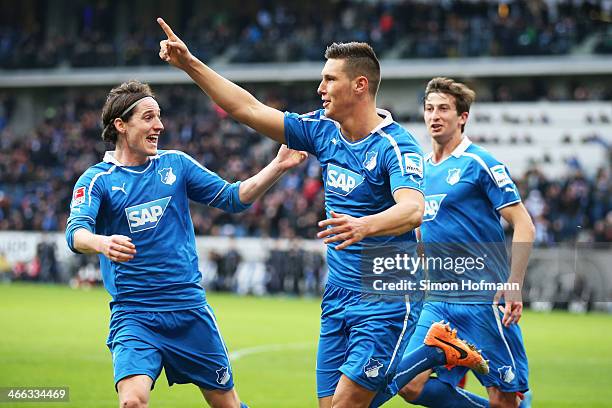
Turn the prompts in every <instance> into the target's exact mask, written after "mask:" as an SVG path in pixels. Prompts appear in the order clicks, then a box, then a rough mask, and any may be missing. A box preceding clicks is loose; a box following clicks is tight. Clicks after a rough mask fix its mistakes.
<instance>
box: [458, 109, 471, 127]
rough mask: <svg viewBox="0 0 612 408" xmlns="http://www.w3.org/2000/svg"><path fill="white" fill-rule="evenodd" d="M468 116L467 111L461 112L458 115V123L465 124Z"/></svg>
mask: <svg viewBox="0 0 612 408" xmlns="http://www.w3.org/2000/svg"><path fill="white" fill-rule="evenodd" d="M468 116H470V113H469V112H463V113H462V114H461V115H459V124H460V125H465V124H466V123H467V120H468Z"/></svg>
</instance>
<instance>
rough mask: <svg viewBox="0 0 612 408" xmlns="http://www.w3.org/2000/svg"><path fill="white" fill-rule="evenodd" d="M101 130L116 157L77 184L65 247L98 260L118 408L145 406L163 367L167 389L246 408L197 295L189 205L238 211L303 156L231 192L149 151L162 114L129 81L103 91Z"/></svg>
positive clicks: (179, 156)
mask: <svg viewBox="0 0 612 408" xmlns="http://www.w3.org/2000/svg"><path fill="white" fill-rule="evenodd" d="M102 122H103V126H104V130H103V133H102V138H103V139H104V140H105V141H107V142H110V143H112V144H113V145H115V147H116V149H115V150H114V151H109V152H106V154H105V156H104V161H103V162H102V163H98V164H96V165H95V166H92V167H90V168H89V169H88V170H87V171H86V172H85V173H84V174H83V175H82V176H81V177H80V178H79V180H78V182H77V184H76V186H75V188H74V193H73V198H72V203H71V212H70V217H69V219H68V224H67V227H66V238H67V241H68V245H69V247H70V249H72V250H73V251H74V252H77V253H95V254H99V258H100V267H101V270H102V275H103V278H104V285H105V287H106V289H107V290H108V292H109V293H110V294H111V296H112V301H111V303H110V307H111V312H112V315H111V320H110V333H109V336H108V342H107V344H108V347H109V349H110V350H111V352H112V356H113V366H114V373H115V374H114V377H115V385H116V389H117V391H118V393H119V402H120V406H122V407H145V406H147V404H148V401H149V396H150V391H151V389H152V388H153V386H154V384H155V381H156V379H157V377H158V376H159V374H160V373H161V369H162V367H163V368H165V370H166V377H167V379H168V383H169V384H170V385H172V384H175V383H178V384H183V383H193V384H195V385H197V386H198V387H200V390H201V391H202V393H203V395H204V397H205V399H206V400H207V401H208V403H209V404H210V405H211V406H213V407H239V406H246V405H244V404H241V403H240V401H239V399H238V395H237V393H236V391H235V390H234V381H233V373H232V369H231V366H230V362H229V357H228V354H227V349H226V347H225V344H224V342H223V340H222V338H221V334H220V333H219V328H218V326H217V323H216V321H215V317H214V314H213V311H212V309H211V307H210V306H209V305H208V303H207V301H206V297H205V293H204V289H203V288H202V287H201V286H200V281H201V279H202V276H201V273H200V272H199V271H198V256H197V253H196V247H195V235H194V230H193V224H192V221H191V216H190V213H189V200H193V201H197V202H200V203H203V204H206V205H209V206H212V207H216V208H219V209H222V210H225V211H229V212H238V211H243V210H245V209H247V208H248V207H249V205H250V204H251V203H252V202H253V201H255V200H256V199H257V198H259V197H260V196H261V195H262V194H263V193H264V192H265V191H266V190H267V189H268V188H270V187H271V186H272V185H273V184H274V183H275V182H276V181H277V180H278V179H279V178H280V177H281V176H282V175H283V174H284V173H285V172H286V171H287V170H289V169H290V168H293V167H295V166H297V165H298V164H300V163H301V162H302V161H304V160H305V159H306V157H307V153H305V152H297V151H293V150H290V149H288V148H287V147H285V146H281V148H280V150H279V152H278V155H277V156H276V158H275V159H274V160H273V161H272V162H271V163H270V164H269V165H268V166H266V167H265V168H264V169H262V170H261V171H260V172H259V173H258V174H256V175H255V176H253V177H251V178H249V179H247V180H245V181H243V182H242V183H241V182H236V183H233V184H230V183H228V182H227V181H225V180H223V179H221V178H220V177H219V176H217V175H216V174H215V173H213V172H211V171H209V170H208V169H206V168H205V167H203V166H202V165H201V164H200V163H198V162H197V161H195V160H194V159H193V158H191V157H190V156H188V155H187V154H185V153H183V152H180V151H176V150H166V151H163V150H158V149H157V143H158V140H159V137H160V135H161V133H162V131H163V130H164V126H163V124H162V122H161V117H160V108H159V105H158V104H157V101H156V100H155V97H154V95H153V93H152V92H151V89H150V88H149V86H148V85H146V84H143V83H140V82H137V81H130V82H127V83H124V84H121V85H120V86H119V87H117V88H114V89H112V90H111V91H110V93H109V95H108V97H107V99H106V103H105V105H104V108H103V110H102Z"/></svg>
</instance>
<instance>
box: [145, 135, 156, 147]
mask: <svg viewBox="0 0 612 408" xmlns="http://www.w3.org/2000/svg"><path fill="white" fill-rule="evenodd" d="M157 139H158V136H147V142H148V143H151V144H153V145H155V146H157Z"/></svg>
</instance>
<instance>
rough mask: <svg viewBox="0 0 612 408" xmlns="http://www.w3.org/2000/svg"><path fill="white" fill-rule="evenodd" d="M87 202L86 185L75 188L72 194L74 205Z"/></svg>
mask: <svg viewBox="0 0 612 408" xmlns="http://www.w3.org/2000/svg"><path fill="white" fill-rule="evenodd" d="M84 202H85V187H79V188H77V189H76V190H74V194H73V195H72V206H73V207H75V206H77V205H81V204H83V203H84Z"/></svg>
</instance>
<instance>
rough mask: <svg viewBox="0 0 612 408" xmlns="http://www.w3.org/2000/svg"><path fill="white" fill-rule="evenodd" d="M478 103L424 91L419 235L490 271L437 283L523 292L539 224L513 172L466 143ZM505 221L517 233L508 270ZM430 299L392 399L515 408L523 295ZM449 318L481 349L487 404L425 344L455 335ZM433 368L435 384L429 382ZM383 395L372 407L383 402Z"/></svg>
mask: <svg viewBox="0 0 612 408" xmlns="http://www.w3.org/2000/svg"><path fill="white" fill-rule="evenodd" d="M474 99H475V93H474V91H472V90H471V89H469V88H468V87H467V86H466V85H464V84H462V83H458V82H455V81H453V80H451V79H448V78H434V79H432V80H431V81H430V82H429V84H428V85H427V88H426V90H425V97H424V110H425V111H424V118H425V124H426V126H427V130H428V132H429V134H430V135H431V138H432V144H433V152H432V153H431V154H429V155H428V156H426V158H425V171H426V174H427V180H426V182H427V185H426V188H425V194H426V196H425V215H424V217H423V224H422V225H421V227H420V233H421V236H422V240H423V241H424V242H425V245H426V253H427V252H430V255H431V253H433V254H437V253H439V252H441V251H443V250H445V249H446V250H450V251H455V252H458V251H461V252H464V251H465V253H472V254H473V255H474V256H476V257H477V256H480V257H482V258H483V259H484V261H483V264H484V265H485V267H484V268H473V269H470V270H467V271H460V272H459V271H457V270H455V271H451V272H450V273H444V272H442V271H440V270H433V271H431V275H432V276H431V279H432V280H437V281H444V282H451V281H454V280H458V277H459V276H460V277H461V279H462V280H465V279H469V280H471V281H472V282H480V281H481V280H483V281H485V282H489V283H496V284H499V283H506V282H507V283H516V284H517V286H518V287H519V288H520V287H522V283H523V278H524V274H525V269H526V267H527V262H528V259H529V254H530V252H531V243H532V242H533V239H534V226H533V224H532V222H531V218H530V216H529V214H528V213H527V210H526V209H525V207H524V206H523V204H522V203H521V199H520V196H519V194H518V190H517V188H516V185H515V184H514V182H513V181H512V179H511V177H510V175H509V173H508V169H507V168H506V167H505V166H504V165H503V164H501V163H500V162H499V161H497V160H496V159H495V158H494V157H493V156H492V155H491V154H490V153H488V152H487V151H486V150H485V149H483V148H482V147H480V146H477V145H475V144H473V143H472V142H471V141H470V140H469V139H468V138H467V137H465V136H463V130H464V127H465V124H466V122H467V119H468V115H469V109H470V105H471V103H472V102H473V101H474ZM500 217H501V218H503V219H504V220H506V221H507V222H508V223H509V224H510V225H511V226H512V227H513V228H514V233H513V237H512V242H513V244H512V260H511V265H510V268H508V260H507V257H506V252H505V245H504V243H505V237H504V230H503V227H502V224H501V222H500ZM445 255H450V256H451V257H452V256H453V254H450V253H447V254H445ZM483 255H484V256H483ZM459 273H461V275H458V274H459ZM429 296H430V298H429V300H428V301H427V302H425V304H424V306H423V310H422V313H421V315H420V317H419V322H418V325H417V328H416V330H415V333H414V334H413V336H412V338H411V339H410V342H409V345H408V347H407V349H406V354H405V355H404V358H403V360H402V362H401V363H400V364H399V367H398V370H397V371H398V373H397V375H396V377H395V380H394V383H393V384H392V387H391V388H392V392H393V389H395V390H397V389H399V390H400V391H399V392H400V394H401V395H402V396H403V397H404V399H406V400H407V401H409V402H411V403H413V404H415V405H423V406H428V407H487V406H491V407H503V408H506V407H516V406H517V404H518V398H517V393H524V392H526V391H528V389H529V386H528V366H527V356H526V354H525V348H524V346H523V340H522V335H521V330H520V328H519V326H518V322H519V320H520V318H521V315H522V309H523V305H522V298H521V292H520V289H519V290H500V291H498V292H497V293H495V292H494V291H493V292H492V293H491V292H487V291H476V292H473V293H467V292H466V293H463V294H462V293H460V292H454V293H445V292H443V291H436V290H433V291H431V292H430V294H429ZM442 320H444V321H447V322H449V323H450V325H451V326H452V327H454V328H456V330H458V331H459V332H460V333H461V335H462V336H463V337H464V338H465V339H466V340H468V341H471V342H473V343H475V344H477V345H478V347H479V348H481V349H482V354H483V356H484V358H486V359H487V360H488V364H489V372H488V373H477V374H476V376H477V378H478V379H479V380H480V382H481V383H482V384H483V385H484V386H485V387H486V388H487V392H488V396H489V399H488V400H486V399H483V398H481V397H479V396H477V395H474V394H471V393H468V392H466V391H465V390H462V389H460V388H458V387H457V385H458V383H459V381H460V380H461V378H462V377H463V376H464V375H465V373H466V371H467V369H466V368H465V367H455V368H452V369H451V370H449V369H447V368H445V367H443V365H444V364H447V363H448V361H447V358H445V357H448V354H443V353H439V352H438V351H437V348H438V347H445V345H444V344H440V343H439V342H438V343H437V344H435V345H433V344H431V343H430V342H428V340H431V339H432V338H435V333H436V331H438V332H439V331H445V330H448V326H445V325H442V324H440V323H436V322H440V321H442ZM432 324H433V326H432ZM432 330H433V333H432ZM428 331H429V333H428ZM432 334H433V336H432ZM423 343H425V344H423ZM436 346H438V347H436ZM450 351H451V352H452V350H450ZM447 352H449V350H446V351H445V353H447ZM434 367H435V368H434ZM431 369H434V370H435V371H436V374H437V378H432V379H429V374H430V373H431ZM424 370H426V371H425V372H424V373H421V372H423V371H424ZM419 373H421V374H419ZM417 374H418V377H416V378H414V377H415V376H416V375H417ZM413 378H414V380H412V379H413ZM411 380H412V381H411ZM406 384H407V385H406ZM379 397H380V394H379V396H377V399H376V401H375V404H374V406H378V405H379V403H380V402H382V400H379ZM382 399H385V398H382Z"/></svg>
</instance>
